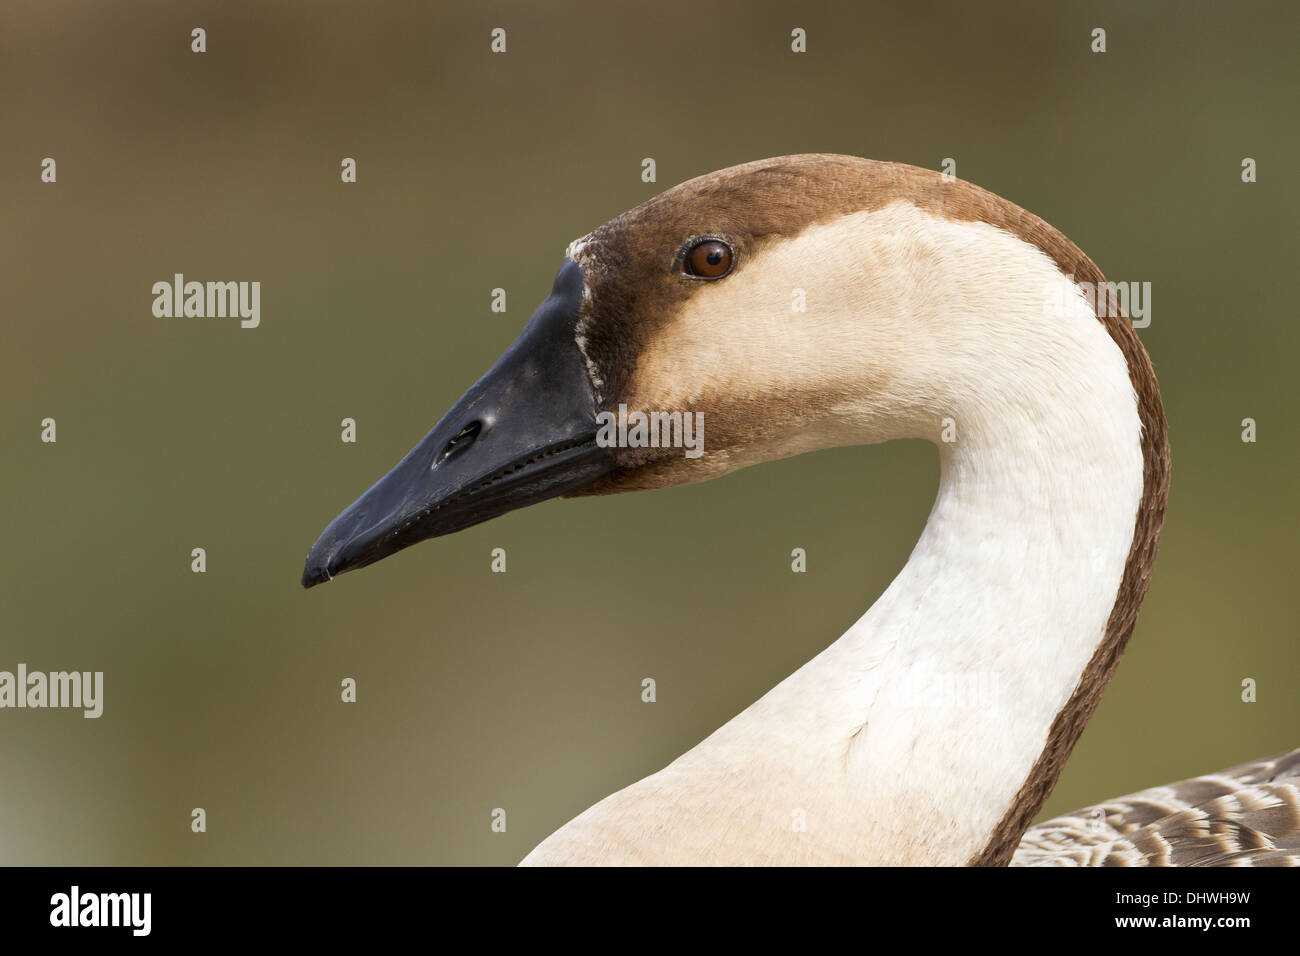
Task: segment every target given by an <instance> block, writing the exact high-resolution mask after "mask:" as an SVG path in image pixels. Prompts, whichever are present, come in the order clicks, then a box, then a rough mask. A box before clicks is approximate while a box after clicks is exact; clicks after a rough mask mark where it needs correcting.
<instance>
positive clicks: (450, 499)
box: [302, 259, 614, 588]
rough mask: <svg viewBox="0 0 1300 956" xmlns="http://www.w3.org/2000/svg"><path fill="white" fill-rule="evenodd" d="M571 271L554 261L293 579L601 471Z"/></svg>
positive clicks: (572, 266) (458, 525)
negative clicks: (521, 311) (519, 323)
mask: <svg viewBox="0 0 1300 956" xmlns="http://www.w3.org/2000/svg"><path fill="white" fill-rule="evenodd" d="M582 290H583V272H582V266H580V265H578V264H577V263H576V262H573V261H572V260H570V259H566V260H565V261H564V265H562V266H561V267H560V271H559V273H558V274H557V275H556V277H555V286H554V288H552V289H551V294H550V295H549V296H548V297H547V298H546V300H545V301H544V302H542V304H541V305H540V306H539V307H538V309H537V311H536V312H535V313H533V317H532V318H531V319H530V320H529V321H528V324H527V325H526V326H524V330H523V332H521V333H520V334H519V338H517V339H515V341H514V343H513V344H512V345H511V346H510V348H508V349H507V350H506V352H505V354H504V355H502V356H501V358H500V359H498V360H497V363H496V364H495V365H493V366H492V368H491V369H489V370H488V373H487V374H486V375H484V376H483V377H482V378H481V379H479V380H478V382H476V383H475V384H474V386H473V387H472V388H471V389H470V390H469V391H468V392H466V393H465V394H464V395H462V396H461V398H460V401H458V402H457V403H456V405H455V407H454V408H452V410H451V411H450V412H448V413H447V414H446V415H445V416H443V419H442V421H440V422H438V424H437V425H435V426H434V428H433V430H432V431H431V432H429V434H427V435H426V436H424V440H423V441H421V442H420V443H419V444H418V445H416V446H415V448H414V449H412V450H411V452H410V453H409V454H408V455H407V456H406V457H405V458H403V459H402V460H401V461H400V462H399V463H398V464H397V467H396V468H394V469H393V470H392V471H390V472H389V473H388V474H387V475H385V476H384V477H383V478H381V479H380V480H379V481H378V482H377V483H376V484H375V485H374V486H373V487H372V488H371V489H370V490H369V491H367V492H366V493H365V494H364V495H362V496H361V497H360V498H358V499H357V500H356V501H355V502H353V503H352V504H351V505H350V506H349V507H348V508H347V510H346V511H344V512H343V513H342V514H340V515H339V516H338V517H337V518H335V519H334V520H333V521H331V522H330V524H329V527H328V528H326V529H325V531H324V532H323V533H322V534H321V536H320V537H319V538H318V539H317V541H316V543H315V544H314V545H312V549H311V553H310V554H308V555H307V566H306V567H305V568H304V569H303V572H302V586H303V587H306V588H309V587H312V586H313V585H316V584H320V583H321V582H322V581H328V580H330V579H331V578H332V577H334V576H335V575H336V574H342V573H343V572H344V571H351V570H353V569H354V568H363V567H365V566H366V565H367V564H373V563H374V562H376V561H378V560H380V559H381V558H386V557H387V556H388V555H390V554H393V553H395V552H397V551H400V550H402V549H403V548H405V547H408V546H410V545H412V544H415V543H416V542H417V541H423V540H424V539H425V538H435V537H437V536H439V535H443V534H450V533H451V532H453V531H460V530H461V529H462V528H468V527H469V526H470V525H475V524H478V523H479V522H481V521H487V520H488V519H489V518H495V517H497V516H498V515H503V514H505V513H506V512H507V511H513V510H515V509H516V508H523V507H525V506H527V505H531V504H536V503H537V502H539V501H545V500H546V499H547V498H554V497H556V496H558V495H562V494H565V493H566V492H570V491H576V490H577V489H579V488H581V487H583V486H584V485H588V484H591V483H592V482H593V481H595V480H596V479H597V478H599V477H601V476H602V475H604V474H606V473H607V472H609V471H610V470H612V469H613V467H614V463H613V458H612V456H611V454H610V452H611V451H612V449H606V448H602V447H599V446H598V445H597V444H596V413H597V411H599V409H598V408H597V406H596V395H595V392H594V390H593V388H592V384H591V376H590V375H589V374H588V372H587V365H586V362H585V361H584V360H583V357H582V355H581V353H580V352H579V351H578V346H577V342H576V341H575V337H574V336H575V327H576V324H577V320H578V310H579V307H580V306H581V305H582Z"/></svg>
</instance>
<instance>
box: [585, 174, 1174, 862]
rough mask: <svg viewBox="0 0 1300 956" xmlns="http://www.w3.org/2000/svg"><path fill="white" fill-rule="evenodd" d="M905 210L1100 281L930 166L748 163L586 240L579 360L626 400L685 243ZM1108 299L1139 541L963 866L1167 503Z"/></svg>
mask: <svg viewBox="0 0 1300 956" xmlns="http://www.w3.org/2000/svg"><path fill="white" fill-rule="evenodd" d="M899 201H905V202H911V203H913V204H914V205H916V206H918V207H919V208H921V209H923V210H925V211H927V212H930V213H933V214H935V215H940V216H943V217H945V218H947V219H951V220H956V221H960V222H986V223H989V224H990V225H993V226H997V227H998V228H1000V229H1004V230H1006V231H1007V232H1010V233H1012V234H1013V235H1015V236H1018V237H1019V238H1021V239H1023V240H1024V241H1025V242H1028V243H1031V244H1032V245H1034V246H1036V247H1037V248H1039V249H1040V250H1042V251H1043V253H1045V254H1046V255H1048V256H1050V257H1051V259H1052V260H1053V261H1054V262H1055V263H1056V264H1057V266H1058V267H1059V268H1060V269H1061V271H1062V272H1063V273H1065V274H1066V275H1072V276H1074V278H1075V281H1076V282H1090V283H1094V284H1095V285H1094V286H1093V287H1094V288H1100V287H1101V286H1100V284H1101V283H1104V282H1105V277H1104V276H1103V275H1102V274H1101V270H1100V269H1098V268H1097V267H1096V266H1095V265H1094V264H1093V262H1092V260H1091V259H1089V258H1088V257H1087V256H1086V255H1084V254H1083V252H1082V251H1081V250H1080V249H1079V247H1078V246H1076V245H1075V244H1074V243H1073V242H1071V241H1070V240H1069V239H1067V238H1066V237H1065V236H1064V235H1062V234H1061V233H1060V232H1059V231H1058V230H1057V229H1055V228H1053V227H1052V226H1050V225H1048V224H1047V223H1046V222H1044V221H1043V220H1041V219H1039V218H1038V217H1037V216H1035V215H1033V214H1032V213H1029V212H1026V211H1025V210H1024V209H1021V208H1020V207H1019V206H1017V205H1016V204H1015V203H1012V202H1008V201H1007V200H1005V199H1003V198H1002V197H1000V196H996V195H994V194H993V193H991V192H988V191H987V190H984V189H981V188H979V187H978V186H974V185H972V184H970V183H966V182H962V181H961V180H957V179H947V180H946V179H944V177H943V176H941V175H940V174H939V173H937V172H934V171H933V170H928V169H920V168H918V167H915V166H907V165H904V164H902V163H881V162H875V161H873V160H868V159H860V158H858V157H855V156H840V155H831V154H807V155H798V156H782V157H779V158H776V159H766V160H759V161H757V162H753V163H746V164H745V165H743V166H736V167H733V168H731V169H724V170H721V171H719V172H716V173H711V174H709V175H707V176H701V177H700V178H698V179H692V180H690V181H688V182H685V183H682V184H681V185H679V186H675V187H673V188H672V189H669V190H667V191H665V192H663V193H661V194H660V195H658V196H656V197H654V198H653V199H650V200H648V201H647V202H644V203H642V204H641V205H640V206H637V207H636V208H635V209H632V210H630V211H629V212H627V213H624V214H623V215H622V216H619V217H618V218H617V219H614V220H613V221H611V222H609V223H607V224H606V225H604V226H602V227H601V228H599V229H597V230H596V231H595V232H594V233H592V236H591V239H592V242H591V243H590V244H589V247H588V249H587V250H586V251H585V252H584V254H583V255H582V256H581V257H580V258H581V259H582V260H583V262H584V265H587V266H588V283H589V287H590V291H591V293H592V295H591V297H590V301H593V302H600V303H602V307H601V316H600V321H599V322H588V323H586V324H585V325H584V334H585V335H586V354H587V356H588V358H589V359H590V361H592V363H593V364H594V365H595V367H596V368H597V369H598V370H600V372H601V375H602V378H603V380H604V382H605V385H606V388H605V392H604V394H605V395H606V397H607V399H609V398H610V397H611V396H616V395H618V394H620V392H621V391H622V390H623V388H624V386H625V385H626V384H627V382H628V379H629V377H630V376H631V374H632V372H633V370H634V369H635V367H636V362H637V356H638V355H639V354H640V352H641V349H642V348H643V345H644V343H645V342H646V341H648V340H649V339H650V337H652V336H653V334H654V332H655V330H656V328H657V327H658V326H659V325H661V324H662V323H664V322H666V321H668V320H669V319H670V318H671V316H672V314H673V313H674V312H675V311H676V309H677V307H678V306H679V304H680V303H681V301H682V300H684V299H685V298H687V297H688V296H689V295H690V294H691V293H692V291H694V289H693V288H692V286H691V283H689V282H688V281H686V280H675V279H673V278H672V277H671V276H670V274H669V268H668V262H667V261H666V259H665V257H666V256H667V257H668V258H671V255H672V252H673V251H675V250H676V249H677V248H679V246H680V245H681V244H682V242H683V241H685V240H686V239H688V238H689V237H691V236H693V235H702V234H705V233H712V234H716V235H722V236H725V237H726V238H728V239H729V240H731V241H732V243H733V245H735V246H736V247H737V250H738V252H739V253H740V255H741V258H742V260H743V258H744V257H745V255H747V254H749V253H752V252H754V251H756V250H757V249H758V248H760V247H761V246H763V245H764V244H766V243H767V242H770V241H774V240H779V239H781V238H785V237H791V236H796V235H798V234H799V233H800V232H802V231H803V230H804V229H806V228H807V227H808V226H810V225H813V224H814V223H817V222H822V221H826V220H830V219H836V218H838V217H840V216H844V215H847V214H849V213H853V212H857V211H860V210H874V209H879V208H882V207H884V206H887V205H889V204H890V203H893V202H899ZM742 268H743V266H742ZM1108 298H1110V297H1109V296H1105V295H1099V296H1096V299H1097V305H1098V315H1097V319H1098V321H1100V322H1101V323H1102V324H1103V325H1105V326H1106V330H1107V331H1108V332H1109V333H1110V336H1111V338H1112V339H1113V340H1114V341H1115V344H1116V345H1118V346H1119V349H1120V351H1121V352H1122V353H1123V355H1124V359H1125V361H1126V362H1127V363H1128V370H1129V378H1130V380H1131V381H1132V383H1133V391H1134V392H1135V393H1136V395H1137V402H1138V415H1139V418H1140V420H1141V422H1142V474H1143V489H1142V501H1141V503H1140V505H1139V507H1138V512H1137V521H1136V524H1135V527H1134V531H1133V543H1132V546H1131V547H1130V549H1129V554H1128V560H1127V563H1126V564H1125V567H1124V576H1123V580H1122V581H1121V583H1120V588H1119V591H1118V593H1117V595H1116V599H1115V605H1114V607H1113V608H1112V610H1111V614H1110V619H1109V621H1108V622H1107V625H1106V633H1105V636H1104V637H1103V639H1102V641H1101V643H1100V644H1099V645H1098V647H1097V650H1096V652H1095V653H1094V654H1093V656H1092V660H1090V661H1089V662H1088V666H1087V667H1086V668H1085V669H1084V672H1083V674H1082V676H1081V677H1080V679H1079V683H1078V685H1077V686H1076V687H1075V689H1074V692H1073V694H1071V696H1070V699H1069V700H1068V701H1067V702H1066V704H1065V706H1064V707H1063V708H1062V709H1061V711H1060V713H1059V714H1057V716H1056V719H1055V721H1053V723H1052V727H1051V729H1050V731H1049V733H1048V737H1047V740H1046V742H1045V746H1044V748H1043V751H1042V753H1041V755H1040V756H1039V758H1038V760H1037V761H1036V762H1035V763H1034V766H1033V768H1032V769H1031V770H1030V772H1029V776H1028V778H1027V779H1026V780H1025V782H1024V785H1023V786H1022V787H1021V788H1020V791H1019V792H1018V793H1017V794H1016V797H1015V799H1014V800H1013V801H1012V803H1011V805H1010V807H1009V808H1008V809H1007V811H1006V813H1005V814H1004V815H1003V817H1002V819H1001V821H999V823H998V825H997V826H996V827H995V828H994V831H993V833H992V834H991V836H990V838H989V841H988V844H987V845H986V846H985V847H984V848H983V850H981V851H980V852H979V853H978V854H976V855H975V856H974V857H973V858H972V859H971V860H970V861H969V863H970V864H971V865H976V866H1004V865H1006V864H1007V863H1009V862H1010V860H1011V855H1012V853H1013V852H1014V851H1015V849H1016V846H1017V845H1018V844H1019V842H1020V838H1021V837H1022V836H1023V834H1024V832H1025V831H1026V830H1027V829H1028V828H1029V824H1030V823H1031V822H1032V821H1033V818H1034V817H1035V816H1036V815H1037V813H1038V811H1039V809H1040V808H1041V807H1042V805H1043V803H1044V801H1046V799H1047V797H1048V795H1049V794H1050V793H1051V791H1052V788H1053V786H1055V784H1056V779H1057V777H1058V776H1059V775H1060V773H1061V768H1062V767H1063V766H1064V765H1065V761H1066V758H1067V757H1068V756H1069V755H1070V751H1071V750H1072V749H1073V748H1074V745H1075V743H1076V742H1077V741H1078V739H1079V735H1080V734H1081V733H1082V732H1083V728H1084V725H1086V724H1087V722H1088V719H1089V718H1090V717H1092V714H1093V712H1094V711H1095V710H1096V708H1097V702H1098V700H1099V699H1100V697H1101V692H1102V690H1103V688H1105V686H1106V682H1107V681H1109V680H1110V678H1111V675H1112V674H1113V673H1114V671H1115V666H1116V665H1117V664H1118V663H1119V659H1120V655H1121V654H1123V652H1124V647H1125V645H1126V644H1127V643H1128V639H1129V636H1130V635H1131V634H1132V633H1133V625H1134V622H1135V621H1136V620H1137V612H1138V607H1139V605H1141V603H1142V599H1143V597H1145V595H1146V591H1147V585H1148V584H1149V582H1150V580H1151V568H1152V566H1153V565H1154V564H1155V560H1156V549H1157V546H1158V545H1159V541H1160V527H1161V525H1162V524H1163V523H1164V516H1165V505H1166V503H1167V501H1168V498H1169V441H1168V436H1167V433H1166V425H1165V414H1164V408H1163V405H1162V404H1161V401H1160V389H1159V387H1158V386H1157V384H1156V377H1155V372H1154V371H1153V370H1152V368H1151V360H1150V359H1149V358H1148V357H1147V353H1146V350H1145V349H1144V348H1143V347H1142V343H1141V342H1140V341H1139V339H1138V336H1137V333H1136V332H1134V331H1133V326H1132V324H1131V323H1130V322H1129V320H1128V318H1127V317H1126V316H1124V315H1123V314H1120V315H1115V316H1111V315H1106V314H1104V313H1105V312H1106V311H1108V310H1107V308H1106V307H1107V306H1108V305H1109V304H1110V303H1108V302H1107V301H1106V300H1107V299H1108ZM1115 311H1120V310H1119V309H1116V310H1115Z"/></svg>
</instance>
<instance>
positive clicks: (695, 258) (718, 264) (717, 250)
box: [684, 239, 732, 279]
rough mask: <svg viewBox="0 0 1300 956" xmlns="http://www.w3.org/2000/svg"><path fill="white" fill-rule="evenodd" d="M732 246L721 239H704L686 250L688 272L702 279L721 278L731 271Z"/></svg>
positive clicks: (685, 263)
mask: <svg viewBox="0 0 1300 956" xmlns="http://www.w3.org/2000/svg"><path fill="white" fill-rule="evenodd" d="M731 261H732V253H731V246H729V245H727V244H726V243H725V242H723V241H722V240H721V239H704V240H702V241H700V242H697V243H696V244H695V245H693V246H691V248H690V249H689V250H687V252H686V260H685V262H684V265H685V266H686V274H687V275H692V276H696V277H698V278H700V279H720V278H722V277H723V276H725V275H726V274H727V273H728V272H730V271H731Z"/></svg>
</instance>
